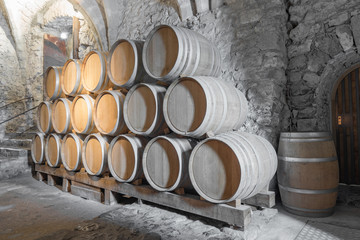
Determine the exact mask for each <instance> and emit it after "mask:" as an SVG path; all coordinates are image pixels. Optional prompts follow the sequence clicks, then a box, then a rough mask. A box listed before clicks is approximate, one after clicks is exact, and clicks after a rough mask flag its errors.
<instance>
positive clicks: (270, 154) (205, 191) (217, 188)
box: [189, 132, 277, 203]
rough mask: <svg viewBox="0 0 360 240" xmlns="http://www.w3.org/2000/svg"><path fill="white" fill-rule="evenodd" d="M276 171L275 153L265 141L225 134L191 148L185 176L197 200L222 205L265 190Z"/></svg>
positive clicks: (248, 135)
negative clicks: (187, 175)
mask: <svg viewBox="0 0 360 240" xmlns="http://www.w3.org/2000/svg"><path fill="white" fill-rule="evenodd" d="M276 168H277V159H276V152H275V150H274V148H273V147H272V145H271V144H270V143H269V142H268V141H267V140H266V139H264V138H262V137H260V136H257V135H254V134H250V133H244V132H228V133H223V134H219V135H217V136H215V137H211V138H207V139H205V140H203V141H202V142H200V143H199V144H197V145H196V146H195V148H194V150H193V151H192V153H191V156H190V162H189V175H190V179H191V182H192V184H193V186H194V188H195V190H196V191H197V192H198V193H199V195H200V196H202V197H203V198H205V199H206V200H208V201H210V202H213V203H225V202H230V201H233V200H235V199H247V198H250V197H252V196H254V195H256V194H258V193H259V192H261V191H263V190H268V189H267V186H268V184H269V182H270V180H271V179H272V177H273V176H274V174H275V172H276Z"/></svg>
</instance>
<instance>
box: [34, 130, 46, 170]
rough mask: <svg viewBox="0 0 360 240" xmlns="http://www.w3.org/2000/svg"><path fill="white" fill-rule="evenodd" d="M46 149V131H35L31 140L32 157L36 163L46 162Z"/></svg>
mask: <svg viewBox="0 0 360 240" xmlns="http://www.w3.org/2000/svg"><path fill="white" fill-rule="evenodd" d="M44 151H45V134H44V133H35V136H34V137H33V138H32V142H31V158H32V160H33V162H34V163H37V164H42V163H44V160H45V157H44V155H45V154H44Z"/></svg>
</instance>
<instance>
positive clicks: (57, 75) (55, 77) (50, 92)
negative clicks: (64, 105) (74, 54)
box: [43, 66, 65, 101]
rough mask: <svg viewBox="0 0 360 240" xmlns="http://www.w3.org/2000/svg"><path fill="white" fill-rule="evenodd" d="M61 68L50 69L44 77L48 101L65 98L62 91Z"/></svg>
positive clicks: (52, 67)
mask: <svg viewBox="0 0 360 240" xmlns="http://www.w3.org/2000/svg"><path fill="white" fill-rule="evenodd" d="M61 69H62V68H61V67H54V66H51V67H48V69H47V70H46V72H45V76H44V84H43V85H44V95H45V98H46V99H47V100H50V101H52V100H55V99H56V98H59V97H65V95H64V94H63V92H62V89H61Z"/></svg>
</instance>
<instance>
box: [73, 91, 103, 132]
mask: <svg viewBox="0 0 360 240" xmlns="http://www.w3.org/2000/svg"><path fill="white" fill-rule="evenodd" d="M94 103H95V100H94V99H93V98H92V97H91V96H89V95H86V94H81V95H78V96H76V97H75V98H74V100H73V103H72V105H71V124H72V126H73V128H74V130H75V131H76V132H77V133H79V134H89V133H94V132H97V131H98V130H97V129H96V127H95V123H94V120H93V112H94Z"/></svg>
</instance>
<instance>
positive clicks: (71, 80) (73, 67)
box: [61, 59, 86, 96]
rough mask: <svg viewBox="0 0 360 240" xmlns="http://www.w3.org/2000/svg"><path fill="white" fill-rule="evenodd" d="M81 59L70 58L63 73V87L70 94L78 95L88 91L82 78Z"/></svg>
mask: <svg viewBox="0 0 360 240" xmlns="http://www.w3.org/2000/svg"><path fill="white" fill-rule="evenodd" d="M81 66H82V61H81V60H80V59H69V60H67V61H66V63H65V64H64V67H63V70H62V74H61V80H62V81H61V89H62V91H63V92H64V93H65V94H66V95H68V96H76V95H78V94H82V93H86V90H85V89H84V87H83V84H82V79H81Z"/></svg>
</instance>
